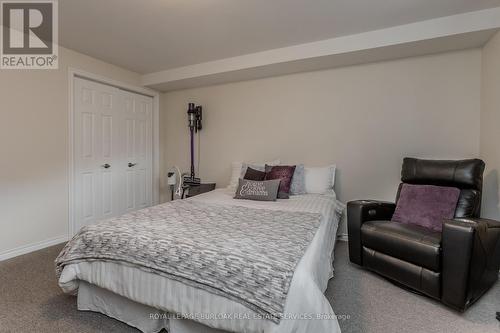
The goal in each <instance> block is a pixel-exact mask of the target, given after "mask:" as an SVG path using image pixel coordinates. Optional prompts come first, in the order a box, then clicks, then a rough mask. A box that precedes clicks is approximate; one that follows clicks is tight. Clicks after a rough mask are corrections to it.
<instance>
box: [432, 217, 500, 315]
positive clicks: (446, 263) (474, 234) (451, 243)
mask: <svg viewBox="0 0 500 333" xmlns="http://www.w3.org/2000/svg"><path fill="white" fill-rule="evenodd" d="M499 240H500V222H499V221H495V220H490V219H481V218H458V219H453V220H445V221H444V223H443V233H442V256H443V257H442V263H443V269H442V298H441V300H442V302H443V303H445V304H447V305H449V306H451V307H453V308H455V309H457V310H460V311H463V310H465V309H466V308H467V307H468V306H469V305H470V304H471V303H473V302H474V301H475V300H477V299H478V298H479V297H480V296H481V295H482V294H483V293H484V292H486V291H487V290H488V289H489V288H490V287H491V285H492V284H493V283H494V282H495V281H496V280H497V279H498V270H499V268H500V242H499Z"/></svg>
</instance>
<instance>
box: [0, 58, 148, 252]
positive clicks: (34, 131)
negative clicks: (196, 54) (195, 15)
mask: <svg viewBox="0 0 500 333" xmlns="http://www.w3.org/2000/svg"><path fill="white" fill-rule="evenodd" d="M59 57H60V58H59V67H60V69H59V70H27V71H26V70H25V71H20V70H0V103H1V104H0V105H1V108H0V115H1V121H0V135H1V140H0V152H1V156H2V157H1V158H0V170H1V172H0V259H2V258H5V257H8V256H9V255H11V254H16V253H17V251H18V250H19V251H22V250H23V248H25V247H27V246H30V245H35V246H36V245H37V244H43V243H46V242H47V241H48V242H50V241H61V239H64V238H65V237H66V236H67V234H68V154H67V152H68V67H74V68H78V69H82V70H85V71H88V72H93V73H96V74H99V75H101V76H105V77H109V78H113V79H115V80H120V81H124V82H126V83H129V84H136V85H137V84H139V75H138V74H136V73H133V72H130V71H126V70H123V69H120V68H118V67H116V66H113V65H110V64H107V63H104V62H102V61H99V60H96V59H93V58H90V57H88V56H85V55H83V54H79V53H76V52H74V51H71V50H68V49H65V48H60V50H59Z"/></svg>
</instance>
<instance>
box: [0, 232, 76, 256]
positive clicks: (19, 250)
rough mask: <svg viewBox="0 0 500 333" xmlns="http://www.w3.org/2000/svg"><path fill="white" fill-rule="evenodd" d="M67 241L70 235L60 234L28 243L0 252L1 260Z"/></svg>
mask: <svg viewBox="0 0 500 333" xmlns="http://www.w3.org/2000/svg"><path fill="white" fill-rule="evenodd" d="M67 241H68V236H67V235H64V236H59V237H55V238H51V239H47V240H44V241H40V242H36V243H32V244H28V245H23V246H19V247H16V248H14V249H12V250H7V251H4V252H0V261H4V260H7V259H11V258H14V257H17V256H20V255H23V254H26V253H30V252H33V251H37V250H41V249H44V248H46V247H49V246H52V245H57V244H60V243H64V242H67Z"/></svg>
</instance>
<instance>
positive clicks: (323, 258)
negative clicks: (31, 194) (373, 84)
mask: <svg viewBox="0 0 500 333" xmlns="http://www.w3.org/2000/svg"><path fill="white" fill-rule="evenodd" d="M172 205H173V204H172V203H166V204H163V205H159V206H155V207H157V208H154V207H153V208H154V209H153V210H151V208H150V209H149V210H148V209H146V210H144V211H146V213H148V214H150V215H151V214H153V213H151V212H165V210H167V211H169V218H170V216H171V215H175V214H177V213H176V212H174V213H172V212H171V211H170V210H172V209H173V208H172ZM176 205H177V207H181V208H182V209H184V208H185V207H195V208H199V209H200V212H201V213H198V215H200V214H201V215H203V218H206V219H207V221H203V222H200V224H201V225H202V226H204V225H206V226H207V228H209V227H208V226H209V225H210V221H214V220H217V219H218V220H217V223H216V224H217V225H218V224H223V223H222V222H220V221H222V219H221V216H223V215H224V214H229V216H233V217H234V216H245V214H250V215H249V217H247V220H249V221H250V222H251V221H253V220H256V218H255V216H257V219H261V217H262V221H264V220H265V218H264V217H265V216H268V219H269V221H274V222H276V221H278V219H282V218H283V219H285V221H282V223H288V226H287V227H286V228H285V229H288V228H290V230H291V231H290V232H291V234H290V238H291V239H293V237H294V235H295V233H296V232H295V231H294V230H295V229H294V225H298V226H300V223H301V222H303V221H302V220H304V219H305V220H307V219H310V221H311V222H310V223H309V222H307V223H305V226H306V227H308V226H309V225H313V223H312V222H313V221H314V219H315V218H316V217H317V218H318V222H317V227H316V228H312V227H311V228H306V229H307V232H309V234H311V237H309V238H307V237H304V238H303V239H305V240H306V242H305V243H304V244H305V245H306V246H302V248H303V249H302V250H303V252H300V248H301V246H300V242H297V244H295V243H294V244H290V249H289V251H288V250H287V251H277V250H276V249H273V251H277V252H279V253H281V255H282V256H286V254H287V253H293V252H294V251H296V253H301V255H300V258H298V259H297V261H296V262H293V260H292V261H290V264H292V265H293V271H292V275H291V276H290V281H289V283H288V284H286V283H285V282H286V281H287V279H286V278H283V280H279V284H280V285H279V286H277V284H276V283H274V282H273V281H274V280H269V281H268V285H265V288H262V286H264V285H263V284H259V283H260V282H261V281H260V280H262V277H260V278H258V279H257V278H256V279H255V281H254V280H253V279H252V278H253V276H247V277H246V279H247V280H248V281H249V282H247V284H249V285H250V284H251V283H253V284H254V285H255V290H253V291H251V292H249V293H248V295H246V292H247V291H248V290H247V289H252V288H251V286H247V287H246V289H245V288H244V287H240V286H239V284H241V283H242V281H241V280H240V281H237V282H234V283H233V284H231V283H230V282H231V281H218V282H217V283H223V284H213V283H216V282H213V281H212V280H211V279H208V280H207V279H205V280H203V279H202V280H201V284H200V283H198V284H196V283H191V282H192V281H191V280H190V279H187V280H186V279H183V278H178V276H177V275H182V274H180V273H179V274H174V275H172V274H170V275H169V274H159V272H158V270H156V269H146V268H145V267H143V266H141V265H140V264H139V265H138V264H137V263H135V264H131V262H132V260H127V261H128V262H127V261H120V260H108V259H107V258H105V256H101V257H100V256H97V255H95V254H93V256H92V257H90V256H87V257H85V256H82V255H81V254H80V256H73V257H71V256H70V255H68V254H69V253H70V252H71V251H70V248H71V246H70V245H69V244H70V243H72V242H74V239H75V238H74V239H73V240H72V241H70V242H69V243H68V245H67V246H66V247H65V249H63V251H62V253H61V255H60V256H59V258H58V259H57V260H56V265H57V267H58V269H59V272H58V275H59V285H60V287H61V288H62V290H63V291H64V292H66V293H71V294H75V295H77V296H78V309H79V310H87V311H96V312H101V313H103V314H105V315H107V316H110V317H112V318H115V319H118V320H120V321H123V322H125V323H127V324H129V325H131V326H134V327H136V328H138V329H139V330H141V331H143V332H159V331H160V330H161V329H163V328H165V329H166V330H167V331H168V332H170V333H182V332H213V333H215V332H266V333H288V332H304V333H306V332H318V333H321V332H325V333H326V332H328V333H331V332H340V329H339V326H338V321H337V318H336V316H335V314H334V312H333V310H332V308H331V306H330V304H329V302H328V300H327V299H326V297H325V296H324V294H323V293H324V291H325V290H326V287H327V283H328V280H329V279H330V278H331V277H332V276H333V267H332V260H333V250H334V246H335V239H336V231H337V227H338V223H339V220H340V216H341V214H342V211H343V208H344V206H343V205H342V204H341V203H340V202H338V201H337V200H336V197H335V194H334V193H331V194H321V195H320V194H305V195H295V196H291V197H290V199H287V200H278V201H276V202H260V201H251V200H235V199H233V194H232V193H230V192H228V191H227V190H226V189H217V190H215V191H212V192H208V193H205V194H202V195H199V196H196V197H192V198H189V199H186V200H183V202H182V203H181V202H179V203H177V204H176ZM155 209H156V210H155ZM190 209H192V208H190ZM146 213H144V214H146ZM141 214H142V213H141V212H140V211H139V213H138V215H137V214H136V215H134V216H135V217H137V216H139V217H140V216H141ZM155 214H159V213H155ZM252 214H253V215H252ZM255 214H257V215H255ZM300 214H302V215H300ZM195 215H196V214H195ZM161 218H162V217H161V216H158V217H154V218H153V219H155V220H161ZM294 219H296V220H294ZM243 220H244V219H242V221H243ZM119 222H120V221H118V222H116V221H114V222H113V223H114V224H117V223H118V224H119ZM156 222H157V221H156ZM247 222H248V221H247ZM203 223H205V224H203ZM258 223H260V222H258ZM197 225H198V224H197ZM262 225H263V226H265V223H264V222H263V224H262ZM282 225H285V224H282ZM259 228H260V225H259ZM297 228H298V227H297ZM250 229H251V228H250ZM281 229H284V228H280V230H281ZM200 230H203V229H199V230H197V231H196V233H197V235H198V234H199V233H200V232H203V231H200ZM235 230H236V229H235ZM252 230H253V229H252ZM252 230H250V232H249V233H250V234H249V235H248V239H252V235H253V233H258V232H259V230H260V229H255V231H252ZM297 230H302V229H297ZM172 232H174V231H172ZM262 232H263V234H261V235H259V237H262V236H263V235H264V233H265V228H264V231H262ZM287 232H288V230H287ZM307 232H305V234H307ZM235 233H236V231H235ZM75 237H78V235H77V236H75ZM138 237H140V236H138ZM193 237H195V239H196V235H194V236H193ZM207 237H208V236H207ZM224 237H225V239H228V243H230V239H231V238H232V237H231V235H225V236H224ZM80 238H81V237H80ZM115 238H116V237H115ZM115 238H110V239H112V240H115ZM99 239H100V238H99ZM199 239H200V240H201V238H199ZM271 239H272V238H271ZM297 239H302V238H300V237H299V238H297ZM87 241H88V239H87V240H84V241H83V243H85V242H87ZM239 241H240V242H241V239H240V240H239ZM276 242H277V243H279V241H276ZM199 243H200V244H201V243H203V241H202V240H201V241H199ZM243 243H245V241H243ZM106 244H107V243H106ZM200 246H201V245H200ZM228 246H229V245H228ZM231 246H233V248H232V249H233V251H234V252H235V253H237V252H238V251H239V250H238V249H237V247H239V246H236V245H231ZM249 246H254V248H255V244H249ZM73 247H74V248H76V246H73ZM243 247H244V246H243ZM122 248H123V246H122ZM269 248H270V249H272V244H270V245H269ZM208 252H210V253H211V252H213V251H208ZM279 253H278V254H276V256H277V257H279V256H280V254H279ZM193 256H194V257H196V256H197V255H195V254H193ZM270 256H271V257H274V254H273V255H270ZM165 257H168V256H163V258H165ZM75 258H76V259H79V260H75ZM85 258H86V259H85ZM268 259H269V258H267V259H266V260H268ZM273 259H274V258H273ZM256 260H259V258H257V259H256ZM247 264H251V263H247ZM214 266H217V264H214ZM254 266H255V264H254ZM257 267H258V265H257ZM169 269H170V270H172V268H171V267H170V268H169ZM214 269H215V268H214ZM244 269H248V267H247V268H244ZM266 269H268V268H266V267H264V268H263V270H266ZM222 270H228V269H227V267H224V268H223V269H222ZM162 272H165V270H162ZM284 272H286V271H284ZM196 273H197V272H196V271H194V274H196ZM226 273H227V272H226ZM273 273H274V274H275V275H276V276H277V277H278V278H279V277H280V276H281V275H286V274H285V273H281V272H280V263H279V262H278V263H277V264H276V272H268V273H267V274H273ZM190 274H191V275H189V276H192V275H193V272H191V273H190ZM276 276H275V277H274V278H276ZM228 280H231V278H228ZM259 281H260V282H259ZM212 282H213V283H212ZM263 283H266V282H263ZM273 283H274V284H273ZM281 284H282V285H284V287H283V286H281ZM275 286H276V290H278V289H279V290H281V289H280V288H282V287H283V290H284V291H285V292H286V293H285V294H283V292H282V294H283V295H282V294H280V293H279V292H277V291H276V290H274V289H275ZM233 289H235V290H233ZM264 289H267V290H264ZM263 290H264V291H263ZM232 291H233V292H232ZM240 294H241V295H240ZM268 294H269V295H268ZM266 295H268V298H267V299H266V297H265V296H266ZM240 296H241V299H240ZM243 296H245V297H243ZM281 296H283V297H284V298H283V300H282V303H283V304H282V309H281V311H279V309H280V308H279V305H280V303H279V302H276V303H274V301H276V300H277V299H278V300H279V299H280V297H281ZM274 309H278V310H276V311H273V310H274ZM266 314H271V315H270V316H266Z"/></svg>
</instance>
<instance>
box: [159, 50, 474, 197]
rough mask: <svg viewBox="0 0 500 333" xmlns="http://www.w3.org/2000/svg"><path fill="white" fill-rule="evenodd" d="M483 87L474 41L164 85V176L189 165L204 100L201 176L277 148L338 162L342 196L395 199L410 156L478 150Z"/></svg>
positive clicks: (290, 155)
mask: <svg viewBox="0 0 500 333" xmlns="http://www.w3.org/2000/svg"><path fill="white" fill-rule="evenodd" d="M480 86H481V50H468V51H461V52H453V53H447V54H441V55H433V56H425V57H417V58H409V59H403V60H397V61H390V62H382V63H374V64H367V65H360V66H354V67H346V68H339V69H332V70H326V71H318V72H310V73H301V74H294V75H288V76H281V77H274V78H268V79H261V80H255V81H247V82H239V83H231V84H225V85H219V86H211V87H204V88H197V89H189V90H182V91H175V92H169V93H165V94H164V95H163V98H162V110H161V112H162V117H161V121H162V123H161V130H162V132H163V134H162V142H163V147H164V148H163V149H162V150H163V151H164V157H163V158H164V161H163V172H162V176H163V177H164V176H165V173H166V170H167V169H166V168H167V167H170V166H172V165H179V166H181V167H183V169H184V170H188V168H187V166H188V163H189V160H188V158H189V153H188V152H189V140H188V130H187V127H186V107H187V103H188V102H196V103H198V104H201V105H203V107H204V111H205V114H204V129H203V131H202V132H201V166H200V175H201V177H202V178H203V179H204V180H213V181H216V182H217V185H218V187H222V186H225V185H227V182H228V179H229V175H230V165H231V162H232V161H237V160H253V161H259V160H269V159H273V158H275V157H279V158H281V159H282V160H283V161H284V162H285V163H302V162H304V163H306V164H307V165H311V166H313V165H325V164H328V163H336V164H337V166H338V174H337V180H336V191H337V193H338V195H339V197H340V199H341V200H342V201H344V202H345V201H349V200H353V199H358V198H377V199H385V200H393V199H394V196H395V193H396V189H397V185H398V182H399V176H400V167H401V162H402V158H403V157H404V156H416V157H427V158H469V157H477V156H478V155H479V137H480V134H479V127H480V121H479V115H480ZM163 182H164V178H163ZM162 194H163V197H162V198H163V200H166V198H167V192H166V191H165V189H164V190H163V191H162Z"/></svg>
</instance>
